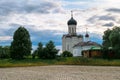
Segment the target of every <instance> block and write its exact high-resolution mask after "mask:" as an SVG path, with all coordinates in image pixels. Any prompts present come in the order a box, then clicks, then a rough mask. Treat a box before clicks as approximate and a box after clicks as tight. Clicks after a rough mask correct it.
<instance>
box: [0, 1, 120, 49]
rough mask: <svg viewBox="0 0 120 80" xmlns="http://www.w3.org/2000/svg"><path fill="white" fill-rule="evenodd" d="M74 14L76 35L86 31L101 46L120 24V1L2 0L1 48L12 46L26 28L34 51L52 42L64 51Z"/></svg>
mask: <svg viewBox="0 0 120 80" xmlns="http://www.w3.org/2000/svg"><path fill="white" fill-rule="evenodd" d="M71 10H73V14H74V19H76V21H77V23H78V25H77V33H78V34H83V35H84V34H85V31H86V30H85V29H86V27H87V28H88V32H89V35H90V39H91V40H92V41H95V42H98V43H102V35H103V32H104V31H105V30H106V29H107V28H112V27H113V26H119V24H120V0H0V45H3V46H4V45H10V44H11V41H12V37H13V34H14V32H15V30H16V29H17V28H18V27H19V26H24V27H25V28H26V29H27V30H28V31H29V33H30V35H31V40H32V42H33V48H36V46H37V44H38V42H43V43H44V44H45V43H46V42H48V41H49V40H53V41H54V42H55V45H56V46H57V48H61V42H62V40H61V37H62V35H63V34H67V31H68V26H67V21H68V20H69V19H70V17H71V13H70V11H71Z"/></svg>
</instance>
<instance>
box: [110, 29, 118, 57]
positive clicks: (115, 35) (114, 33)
mask: <svg viewBox="0 0 120 80" xmlns="http://www.w3.org/2000/svg"><path fill="white" fill-rule="evenodd" d="M109 39H110V42H111V45H112V49H113V50H114V52H115V57H116V58H120V27H114V28H113V29H112V32H111V34H110V36H109Z"/></svg>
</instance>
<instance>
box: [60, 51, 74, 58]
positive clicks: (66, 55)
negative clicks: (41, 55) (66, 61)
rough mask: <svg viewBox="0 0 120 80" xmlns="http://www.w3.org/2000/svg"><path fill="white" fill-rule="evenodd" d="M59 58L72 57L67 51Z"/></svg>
mask: <svg viewBox="0 0 120 80" xmlns="http://www.w3.org/2000/svg"><path fill="white" fill-rule="evenodd" d="M61 56H62V57H72V56H73V54H72V53H71V52H69V51H64V52H63V53H62V55H61Z"/></svg>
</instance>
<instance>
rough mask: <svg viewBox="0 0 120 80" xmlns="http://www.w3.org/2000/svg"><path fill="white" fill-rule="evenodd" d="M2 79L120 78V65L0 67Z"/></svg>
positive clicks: (97, 79) (76, 79)
mask: <svg viewBox="0 0 120 80" xmlns="http://www.w3.org/2000/svg"><path fill="white" fill-rule="evenodd" d="M0 80H120V67H101V66H65V65H63V66H39V67H19V68H0Z"/></svg>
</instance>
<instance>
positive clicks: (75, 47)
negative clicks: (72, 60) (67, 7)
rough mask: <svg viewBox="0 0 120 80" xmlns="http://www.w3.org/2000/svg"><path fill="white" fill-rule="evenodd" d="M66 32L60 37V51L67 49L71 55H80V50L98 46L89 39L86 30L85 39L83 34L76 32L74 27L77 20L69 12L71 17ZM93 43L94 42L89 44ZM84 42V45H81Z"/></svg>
mask: <svg viewBox="0 0 120 80" xmlns="http://www.w3.org/2000/svg"><path fill="white" fill-rule="evenodd" d="M67 25H68V33H67V34H64V35H63V37H62V52H64V51H69V52H71V53H72V54H73V56H82V50H88V49H90V48H91V47H93V46H94V47H100V46H98V45H99V44H97V43H95V42H92V41H89V35H88V33H87V31H86V35H85V40H84V36H83V35H81V34H79V35H78V34H77V32H76V27H77V21H76V20H75V19H74V18H73V15H72V14H71V19H70V20H68V22H67ZM91 43H94V44H91ZM83 44H84V45H83Z"/></svg>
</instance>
